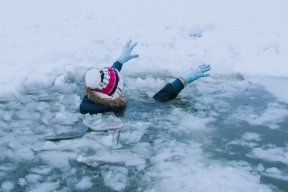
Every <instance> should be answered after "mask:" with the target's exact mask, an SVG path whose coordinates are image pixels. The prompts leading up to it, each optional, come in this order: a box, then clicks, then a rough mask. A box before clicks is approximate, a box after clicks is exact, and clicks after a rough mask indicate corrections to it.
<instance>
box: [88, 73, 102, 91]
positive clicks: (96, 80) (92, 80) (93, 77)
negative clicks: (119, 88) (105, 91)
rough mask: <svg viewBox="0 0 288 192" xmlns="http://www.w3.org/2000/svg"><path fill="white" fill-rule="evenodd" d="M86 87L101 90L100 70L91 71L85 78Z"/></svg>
mask: <svg viewBox="0 0 288 192" xmlns="http://www.w3.org/2000/svg"><path fill="white" fill-rule="evenodd" d="M85 82H86V86H87V87H90V88H92V89H97V88H99V85H100V83H101V73H100V71H99V70H98V69H90V70H89V71H87V73H86V76H85Z"/></svg>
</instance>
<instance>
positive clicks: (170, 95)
mask: <svg viewBox="0 0 288 192" xmlns="http://www.w3.org/2000/svg"><path fill="white" fill-rule="evenodd" d="M112 68H114V69H117V70H118V71H119V72H120V71H121V69H122V64H121V63H119V62H118V61H116V62H115V63H114V64H113V65H112ZM183 88H184V85H183V83H182V82H181V81H180V80H179V79H178V78H177V79H175V80H174V81H173V82H172V83H167V84H166V85H165V86H164V87H163V88H162V89H161V90H160V91H158V92H157V93H156V94H155V95H154V96H153V98H154V99H155V100H156V101H162V102H163V101H170V100H173V99H175V98H176V97H177V95H178V94H179V93H180V91H181V90H182V89H183ZM117 110H118V109H117V108H113V107H110V106H106V105H103V104H96V103H94V102H93V101H91V100H89V99H88V97H87V96H86V95H85V96H84V98H83V100H82V103H81V105H80V111H81V113H90V114H96V113H104V112H111V111H114V112H115V111H117Z"/></svg>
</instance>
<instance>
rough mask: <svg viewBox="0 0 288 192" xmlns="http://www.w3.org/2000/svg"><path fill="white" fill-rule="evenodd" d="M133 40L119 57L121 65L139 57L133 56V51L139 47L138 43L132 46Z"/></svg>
mask: <svg viewBox="0 0 288 192" xmlns="http://www.w3.org/2000/svg"><path fill="white" fill-rule="evenodd" d="M131 42H132V41H131V39H130V40H129V41H128V42H127V43H126V45H125V47H123V49H122V54H121V55H120V56H119V58H118V60H117V61H119V62H120V63H122V64H124V63H126V62H127V61H129V60H130V59H133V58H137V57H139V55H138V54H135V55H131V52H132V50H133V49H134V47H135V46H136V45H137V42H136V43H134V44H133V45H132V46H131Z"/></svg>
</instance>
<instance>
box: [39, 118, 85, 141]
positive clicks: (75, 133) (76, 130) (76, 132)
mask: <svg viewBox="0 0 288 192" xmlns="http://www.w3.org/2000/svg"><path fill="white" fill-rule="evenodd" d="M87 130H88V127H87V126H86V125H85V124H83V123H82V122H78V123H77V124H75V125H74V126H73V127H71V131H70V132H65V133H60V134H55V135H49V136H46V137H44V139H45V140H50V141H54V140H61V139H73V138H76V137H81V136H83V135H84V134H85V133H86V132H87Z"/></svg>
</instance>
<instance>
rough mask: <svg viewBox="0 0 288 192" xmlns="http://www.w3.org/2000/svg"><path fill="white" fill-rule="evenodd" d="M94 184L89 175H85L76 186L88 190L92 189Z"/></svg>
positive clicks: (78, 188)
mask: <svg viewBox="0 0 288 192" xmlns="http://www.w3.org/2000/svg"><path fill="white" fill-rule="evenodd" d="M92 186H93V183H92V182H91V178H90V177H88V176H84V177H82V178H81V180H80V181H79V182H78V183H77V184H76V185H75V188H76V189H77V190H87V189H90V188H91V187H92Z"/></svg>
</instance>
